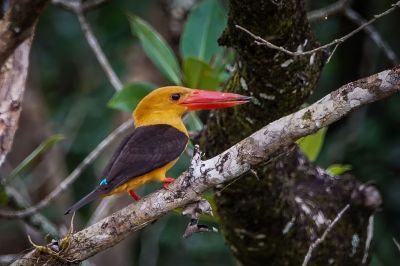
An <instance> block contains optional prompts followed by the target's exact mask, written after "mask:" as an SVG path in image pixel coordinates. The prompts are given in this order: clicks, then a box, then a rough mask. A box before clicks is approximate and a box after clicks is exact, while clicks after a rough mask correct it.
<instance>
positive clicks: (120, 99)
mask: <svg viewBox="0 0 400 266" xmlns="http://www.w3.org/2000/svg"><path fill="white" fill-rule="evenodd" d="M154 88H156V85H154V84H150V83H132V84H129V85H127V86H125V87H124V88H123V89H122V90H120V91H118V92H116V93H115V94H114V96H113V97H112V98H111V100H110V101H109V102H108V103H107V106H108V107H110V108H114V109H118V110H122V111H126V112H132V111H133V109H135V107H136V105H137V104H138V103H139V102H140V100H142V99H143V97H144V96H146V95H147V94H148V93H149V92H151V91H152V90H153V89H154Z"/></svg>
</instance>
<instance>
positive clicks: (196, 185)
mask: <svg viewBox="0 0 400 266" xmlns="http://www.w3.org/2000/svg"><path fill="white" fill-rule="evenodd" d="M399 91H400V66H397V67H394V68H393V69H391V70H385V71H382V72H380V73H377V74H375V75H372V76H369V77H365V78H363V79H361V80H358V81H354V82H351V83H349V84H346V85H344V86H342V87H341V88H340V89H338V90H336V91H334V92H332V93H330V94H328V95H326V96H325V97H324V98H322V99H321V100H319V101H317V102H316V103H314V104H312V105H310V106H308V107H306V108H304V109H302V110H299V111H297V112H295V113H293V114H290V115H288V116H285V117H282V118H280V119H279V120H276V121H274V122H272V123H270V124H269V125H267V126H265V127H263V128H261V129H260V130H258V131H256V132H255V133H253V134H252V135H251V136H249V137H248V138H246V139H244V140H242V141H240V142H239V143H237V144H236V145H234V146H232V147H230V148H229V149H227V150H226V151H224V152H223V153H221V154H219V155H217V156H215V157H213V158H211V159H208V160H205V161H203V160H201V154H200V153H199V152H195V155H194V158H193V160H192V164H191V166H190V168H189V170H188V171H187V172H185V173H183V174H182V175H181V176H180V177H179V178H177V179H176V180H175V182H173V183H172V184H171V185H170V187H168V190H166V189H161V190H159V191H157V192H154V193H152V194H150V195H148V196H146V197H144V198H142V200H140V201H138V202H136V203H133V204H131V205H129V206H127V207H126V208H124V209H122V210H119V211H117V212H115V213H114V214H112V215H110V216H108V217H107V218H104V219H103V220H101V221H99V222H97V223H95V224H93V225H91V226H89V227H87V228H85V229H83V230H81V231H79V232H76V233H74V234H73V235H71V236H70V238H69V239H70V242H69V248H68V249H67V250H65V252H64V253H63V258H64V259H66V260H70V261H74V262H79V261H83V260H86V259H87V258H89V257H91V256H94V255H95V254H97V253H99V252H101V251H104V250H105V249H107V248H110V247H112V246H114V245H116V244H117V243H119V242H120V241H122V240H123V239H125V238H126V237H127V236H129V234H130V233H132V232H134V231H138V230H140V229H142V228H143V227H145V226H146V225H148V224H150V223H151V222H152V221H154V220H156V219H159V218H160V217H162V216H163V215H165V214H166V213H168V212H169V211H172V210H174V209H176V208H181V207H184V206H187V205H188V204H190V203H193V202H196V201H198V199H199V196H200V195H201V193H203V192H205V191H206V190H209V189H211V188H213V187H215V186H217V185H219V184H222V183H224V182H228V181H230V180H233V179H234V178H236V177H238V176H240V175H242V174H243V173H246V172H247V171H249V170H250V169H251V168H253V167H256V166H257V165H260V164H262V163H263V162H264V161H265V160H266V159H268V158H269V157H270V156H271V155H272V154H274V153H275V152H276V151H278V150H282V149H284V147H287V146H288V145H291V144H292V143H293V142H294V141H296V140H297V139H299V138H301V137H303V136H306V135H309V134H311V133H314V132H316V131H317V130H319V129H320V128H322V127H326V126H327V125H329V124H332V123H333V122H335V121H337V120H339V119H340V118H342V117H343V116H345V115H347V114H349V113H350V112H351V111H354V110H356V109H358V108H360V107H361V106H363V105H366V104H369V103H372V102H375V101H378V100H380V99H383V98H386V97H388V96H390V95H393V94H395V93H398V92H399ZM345 210H346V209H344V211H345ZM344 211H342V212H344ZM341 215H343V214H341ZM338 219H340V217H339V218H337V219H335V221H334V222H332V225H331V226H330V227H333V226H334V224H335V223H336V222H337V220H338ZM46 256H47V255H46V254H39V253H36V252H30V253H28V254H26V255H25V256H24V257H23V258H21V259H20V260H18V262H16V263H15V265H33V263H32V262H34V261H37V260H40V261H42V260H46V259H48V258H49V257H46Z"/></svg>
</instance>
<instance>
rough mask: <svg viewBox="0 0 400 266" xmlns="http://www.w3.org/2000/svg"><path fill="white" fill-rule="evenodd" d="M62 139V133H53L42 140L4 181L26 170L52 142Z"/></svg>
mask: <svg viewBox="0 0 400 266" xmlns="http://www.w3.org/2000/svg"><path fill="white" fill-rule="evenodd" d="M63 139H64V136H63V135H59V134H57V135H53V136H51V137H49V138H48V139H46V140H45V141H44V142H42V143H41V144H40V145H39V146H38V147H37V148H36V149H35V150H34V151H33V152H32V153H31V154H29V155H28V157H26V158H25V159H24V160H23V161H22V162H21V163H20V164H19V165H18V166H17V167H16V168H15V169H14V170H13V171H12V172H11V173H10V175H9V176H8V177H7V178H6V180H5V181H4V182H5V183H6V184H7V183H9V182H10V181H11V180H13V179H14V178H15V177H17V176H19V175H21V174H23V173H24V172H26V171H27V170H28V169H29V168H30V167H31V166H32V165H33V164H34V163H35V162H36V161H37V160H38V159H39V157H40V156H41V155H42V154H43V153H44V152H45V151H47V150H48V149H50V148H51V147H52V146H53V145H54V144H56V143H57V142H59V141H61V140H63Z"/></svg>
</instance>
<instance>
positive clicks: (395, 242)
mask: <svg viewBox="0 0 400 266" xmlns="http://www.w3.org/2000/svg"><path fill="white" fill-rule="evenodd" d="M392 240H393V243H394V245H395V246H396V248H397V249H398V250H399V252H400V244H399V242H397V240H396V238H394V237H393V238H392Z"/></svg>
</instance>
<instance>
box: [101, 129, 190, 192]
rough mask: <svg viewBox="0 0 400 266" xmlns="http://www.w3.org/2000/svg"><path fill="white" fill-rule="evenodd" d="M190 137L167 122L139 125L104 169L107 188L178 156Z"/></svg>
mask: <svg viewBox="0 0 400 266" xmlns="http://www.w3.org/2000/svg"><path fill="white" fill-rule="evenodd" d="M188 140H189V139H188V137H187V136H186V135H185V134H184V133H183V132H181V131H180V130H178V129H176V128H174V127H172V126H170V125H166V124H159V125H151V126H143V127H138V128H136V129H135V131H134V132H133V133H132V134H131V135H130V136H128V137H127V140H125V141H124V142H125V143H124V144H123V147H120V148H119V149H118V150H117V151H116V153H115V154H114V156H113V161H111V162H110V163H109V165H108V166H107V167H106V168H105V169H104V171H103V173H102V176H101V177H102V178H105V179H106V180H107V184H108V185H106V186H104V187H103V186H102V187H103V189H106V190H108V191H110V190H112V189H113V188H115V187H117V186H120V185H122V184H123V183H125V182H127V181H129V180H131V179H132V178H135V177H138V176H141V175H144V174H146V173H149V172H151V171H153V170H155V169H157V168H160V167H162V166H164V165H166V164H168V163H169V162H171V161H173V160H175V159H177V158H178V157H179V156H180V155H181V153H182V152H183V151H184V150H185V148H186V145H187V143H188Z"/></svg>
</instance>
